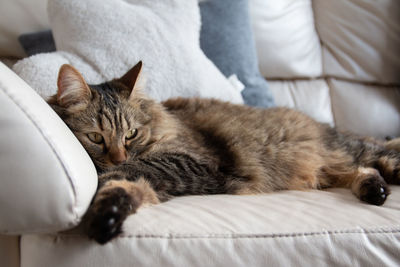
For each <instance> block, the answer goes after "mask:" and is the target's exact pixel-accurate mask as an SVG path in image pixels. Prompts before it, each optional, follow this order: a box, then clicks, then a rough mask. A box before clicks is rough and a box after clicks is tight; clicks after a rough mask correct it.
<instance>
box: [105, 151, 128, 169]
mask: <svg viewBox="0 0 400 267" xmlns="http://www.w3.org/2000/svg"><path fill="white" fill-rule="evenodd" d="M109 156H110V160H111V162H112V163H113V164H114V165H119V164H121V163H124V162H125V161H126V160H127V156H126V151H125V149H118V150H115V151H110V153H109Z"/></svg>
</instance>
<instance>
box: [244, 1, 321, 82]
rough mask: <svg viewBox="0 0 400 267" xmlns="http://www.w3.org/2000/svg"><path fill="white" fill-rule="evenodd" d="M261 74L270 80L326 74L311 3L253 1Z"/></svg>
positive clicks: (252, 7) (252, 10) (252, 15)
mask: <svg viewBox="0 0 400 267" xmlns="http://www.w3.org/2000/svg"><path fill="white" fill-rule="evenodd" d="M249 3H250V13H251V18H252V21H253V29H254V35H255V39H256V47H257V52H258V56H259V64H260V71H261V74H263V75H264V76H265V77H267V78H275V77H279V78H287V77H290V78H292V77H316V76H320V75H321V74H322V57H321V45H320V40H319V38H318V35H317V32H316V29H315V24H314V16H313V9H312V5H311V0H279V1H267V0H251V1H249Z"/></svg>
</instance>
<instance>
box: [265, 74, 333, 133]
mask: <svg viewBox="0 0 400 267" xmlns="http://www.w3.org/2000/svg"><path fill="white" fill-rule="evenodd" d="M269 86H270V90H271V92H272V94H273V96H274V98H275V103H276V104H277V105H278V106H284V107H288V108H294V109H297V110H300V111H302V112H304V113H305V114H307V115H308V116H310V117H312V118H314V119H315V120H317V121H319V122H323V123H328V124H329V125H331V126H334V120H333V114H332V107H331V97H330V91H329V87H328V84H327V83H326V81H325V80H323V79H318V80H295V81H269Z"/></svg>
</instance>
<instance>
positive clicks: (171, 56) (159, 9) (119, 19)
mask: <svg viewBox="0 0 400 267" xmlns="http://www.w3.org/2000/svg"><path fill="white" fill-rule="evenodd" d="M48 12H49V19H50V25H51V27H52V30H53V34H54V39H55V42H56V47H57V50H58V51H57V52H53V53H48V54H39V55H35V56H32V57H30V58H27V59H24V60H21V61H19V62H18V63H17V64H16V65H15V66H14V71H15V72H16V73H17V74H19V75H20V77H22V78H23V79H24V80H25V81H26V82H27V83H28V84H30V85H31V86H32V87H33V88H34V89H35V90H37V92H38V93H39V94H40V95H41V96H42V97H44V98H47V97H48V96H50V95H53V94H55V93H56V84H57V83H56V79H57V74H58V69H59V67H60V66H61V65H62V64H64V63H69V64H72V65H73V66H75V67H76V68H77V69H78V70H79V71H80V72H82V74H83V76H84V77H85V79H86V81H87V82H88V83H89V84H96V83H100V82H104V81H106V80H111V79H113V78H116V77H120V76H122V75H123V74H124V73H125V72H126V71H127V70H128V69H130V68H131V67H132V66H133V65H135V64H136V63H137V62H138V61H139V60H142V61H143V64H144V66H143V74H144V76H145V77H146V84H147V85H146V87H145V92H146V93H147V94H148V95H149V96H150V97H152V98H154V99H155V100H158V101H161V100H165V99H167V98H170V97H175V96H183V97H191V96H199V97H213V98H217V99H221V100H226V101H231V102H234V103H242V102H243V99H242V96H241V94H240V91H241V89H242V88H241V87H240V86H237V83H230V82H229V80H227V79H226V78H225V77H224V76H223V75H222V74H221V73H220V72H219V70H218V69H217V68H216V67H215V65H214V64H213V63H212V62H211V61H210V60H209V59H208V58H207V57H206V56H205V55H204V54H203V52H202V51H201V49H200V45H199V35H200V13H199V8H198V3H197V0H151V1H148V0H107V1H100V0H49V5H48ZM235 85H236V86H235Z"/></svg>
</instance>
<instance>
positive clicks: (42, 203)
mask: <svg viewBox="0 0 400 267" xmlns="http://www.w3.org/2000/svg"><path fill="white" fill-rule="evenodd" d="M45 2H46V1H45V0H35V1H28V0H18V1H15V0H14V1H11V0H10V1H4V0H3V1H1V2H0V5H1V6H0V33H1V35H0V56H1V57H2V58H3V62H7V63H8V64H11V63H10V62H12V61H13V60H15V58H21V57H23V56H24V55H23V52H22V50H21V49H20V47H19V46H18V44H17V39H16V38H17V36H18V35H19V34H21V33H24V32H29V31H34V30H40V29H45V28H47V27H48V22H47V19H46V12H45ZM249 2H250V7H251V16H252V20H253V29H254V33H255V36H256V45H257V50H258V56H259V63H260V70H261V73H262V74H263V75H264V76H265V77H266V78H267V80H268V81H269V85H270V88H271V90H272V91H273V94H274V96H275V100H276V103H277V104H278V105H285V106H289V107H293V108H297V109H300V110H302V111H304V112H305V113H307V114H309V115H310V116H312V117H314V118H315V119H317V120H319V121H322V122H326V123H330V124H331V125H332V126H336V127H338V128H339V129H344V130H350V131H353V132H356V133H359V134H362V135H371V136H376V137H379V138H384V137H386V136H400V50H399V47H400V17H399V14H400V2H399V1H397V0H385V1H370V0H351V1H350V0H332V1H327V0H313V1H311V0H280V1H266V0H250V1H249ZM65 143H67V144H69V145H68V146H65V145H61V144H65ZM16 158H18V160H15V159H16ZM96 182H97V180H96V173H95V169H94V167H93V165H92V163H91V161H90V159H89V158H88V156H87V155H86V153H84V151H83V149H82V147H81V146H80V145H79V143H78V142H77V140H76V139H75V138H74V136H73V135H72V134H71V133H70V132H69V131H68V129H67V128H66V126H65V125H64V124H63V123H62V122H61V121H60V120H59V119H58V117H57V116H55V115H54V113H52V112H51V110H50V108H49V107H48V106H47V105H46V104H45V102H44V101H43V100H42V99H41V98H40V97H39V96H38V95H37V94H36V93H35V92H34V91H33V90H32V89H31V88H30V87H29V85H27V84H25V83H24V82H23V81H22V80H21V79H19V77H18V76H17V75H16V74H15V73H13V72H12V71H11V70H10V69H8V68H7V67H6V66H5V65H4V64H1V63H0V183H1V184H0V233H2V234H3V236H0V265H1V266H7V267H8V266H10V267H14V266H21V267H25V266H32V267H36V266H316V265H318V266H399V265H400V186H391V191H392V194H391V195H390V197H389V198H388V200H387V202H386V203H385V204H384V206H382V207H376V206H370V205H367V204H364V203H361V202H359V201H358V200H357V199H356V198H355V197H354V196H352V195H351V193H350V191H349V190H347V189H331V190H327V191H311V192H298V191H285V192H277V193H273V194H268V195H259V196H229V195H225V196H222V195H217V196H191V197H182V198H176V199H174V200H172V201H169V202H166V203H163V204H160V205H157V206H152V207H147V208H143V209H142V210H140V211H139V212H138V213H137V214H135V215H133V216H130V217H129V218H128V219H127V221H126V222H125V224H124V230H125V233H124V234H123V235H122V236H121V237H118V238H116V239H115V240H113V241H112V242H110V243H108V244H106V245H104V246H100V245H98V244H96V243H95V242H93V241H90V240H88V239H87V238H86V236H84V235H82V234H81V233H80V231H79V229H73V230H69V231H66V230H68V229H71V228H73V227H74V226H76V225H77V224H78V223H79V222H80V220H81V218H82V216H83V214H84V213H85V211H86V209H87V207H88V206H89V204H90V200H91V198H92V196H93V194H94V192H95V189H96V185H97V184H96ZM65 231H66V232H65Z"/></svg>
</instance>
